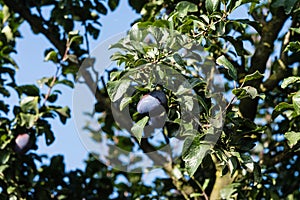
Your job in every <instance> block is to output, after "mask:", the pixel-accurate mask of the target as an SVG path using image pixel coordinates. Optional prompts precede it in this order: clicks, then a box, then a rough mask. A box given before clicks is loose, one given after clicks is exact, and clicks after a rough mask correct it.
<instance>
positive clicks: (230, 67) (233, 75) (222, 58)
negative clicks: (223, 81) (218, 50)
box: [217, 55, 237, 80]
mask: <svg viewBox="0 0 300 200" xmlns="http://www.w3.org/2000/svg"><path fill="white" fill-rule="evenodd" d="M217 64H218V65H221V66H224V67H225V68H226V69H228V73H229V75H230V76H231V78H233V79H234V80H237V71H236V69H235V67H234V66H233V65H232V64H231V63H230V62H229V60H227V58H225V56H223V55H222V56H220V57H219V58H218V59H217Z"/></svg>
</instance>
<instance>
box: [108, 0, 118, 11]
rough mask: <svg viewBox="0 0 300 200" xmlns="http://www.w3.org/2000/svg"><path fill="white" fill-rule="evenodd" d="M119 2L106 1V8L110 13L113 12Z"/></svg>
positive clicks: (115, 0) (113, 0) (116, 0)
mask: <svg viewBox="0 0 300 200" xmlns="http://www.w3.org/2000/svg"><path fill="white" fill-rule="evenodd" d="M119 2H120V0H109V1H108V6H109V8H110V10H111V11H114V10H115V9H116V8H117V6H118V5H119Z"/></svg>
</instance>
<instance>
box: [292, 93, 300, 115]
mask: <svg viewBox="0 0 300 200" xmlns="http://www.w3.org/2000/svg"><path fill="white" fill-rule="evenodd" d="M293 106H294V109H295V112H296V113H297V115H300V91H298V92H296V94H295V95H294V96H293Z"/></svg>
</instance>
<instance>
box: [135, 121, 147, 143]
mask: <svg viewBox="0 0 300 200" xmlns="http://www.w3.org/2000/svg"><path fill="white" fill-rule="evenodd" d="M148 120H149V117H148V116H145V117H143V119H141V120H139V121H138V122H136V123H135V124H134V125H133V127H132V128H131V132H132V133H133V135H134V136H135V137H136V139H137V140H138V141H139V142H141V139H142V136H143V131H144V127H145V126H146V124H147V122H148Z"/></svg>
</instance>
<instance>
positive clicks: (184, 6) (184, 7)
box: [176, 1, 198, 17]
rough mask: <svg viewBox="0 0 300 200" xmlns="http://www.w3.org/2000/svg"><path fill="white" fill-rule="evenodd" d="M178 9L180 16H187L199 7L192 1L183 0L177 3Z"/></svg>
mask: <svg viewBox="0 0 300 200" xmlns="http://www.w3.org/2000/svg"><path fill="white" fill-rule="evenodd" d="M176 10H177V12H178V16H179V17H185V16H187V14H188V13H189V12H197V11H198V7H197V5H195V4H193V3H191V2H188V1H181V2H179V3H178V4H177V5H176Z"/></svg>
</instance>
